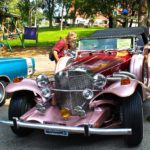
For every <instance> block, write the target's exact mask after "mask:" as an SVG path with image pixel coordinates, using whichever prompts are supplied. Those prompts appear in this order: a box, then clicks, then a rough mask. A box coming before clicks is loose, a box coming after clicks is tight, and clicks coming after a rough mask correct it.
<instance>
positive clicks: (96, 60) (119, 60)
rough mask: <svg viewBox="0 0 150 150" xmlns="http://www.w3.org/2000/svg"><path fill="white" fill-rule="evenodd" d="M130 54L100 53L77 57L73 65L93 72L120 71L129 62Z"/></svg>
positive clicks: (75, 67)
mask: <svg viewBox="0 0 150 150" xmlns="http://www.w3.org/2000/svg"><path fill="white" fill-rule="evenodd" d="M130 58H131V57H130V55H128V54H126V55H120V56H119V55H118V54H117V53H116V54H114V55H108V54H100V55H92V56H86V57H83V58H77V59H76V60H74V63H73V64H72V65H71V66H72V68H74V69H75V70H80V69H81V70H86V71H89V72H92V73H97V72H101V73H102V72H110V71H111V72H115V71H119V69H120V68H121V67H122V65H123V64H125V63H127V62H129V60H130Z"/></svg>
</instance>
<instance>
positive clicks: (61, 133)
mask: <svg viewBox="0 0 150 150" xmlns="http://www.w3.org/2000/svg"><path fill="white" fill-rule="evenodd" d="M44 133H45V134H48V135H58V136H68V135H69V133H68V132H67V131H59V130H53V129H45V130H44Z"/></svg>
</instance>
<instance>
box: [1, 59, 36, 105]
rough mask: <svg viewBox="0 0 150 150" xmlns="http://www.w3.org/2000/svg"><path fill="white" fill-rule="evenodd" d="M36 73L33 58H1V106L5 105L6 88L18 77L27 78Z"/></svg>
mask: <svg viewBox="0 0 150 150" xmlns="http://www.w3.org/2000/svg"><path fill="white" fill-rule="evenodd" d="M34 71H35V62H34V59H33V58H0V106H2V105H3V104H4V103H5V99H6V97H7V94H6V92H5V87H6V85H7V84H8V83H10V82H12V81H13V80H14V78H16V77H23V78H25V77H27V76H28V75H32V74H33V73H34Z"/></svg>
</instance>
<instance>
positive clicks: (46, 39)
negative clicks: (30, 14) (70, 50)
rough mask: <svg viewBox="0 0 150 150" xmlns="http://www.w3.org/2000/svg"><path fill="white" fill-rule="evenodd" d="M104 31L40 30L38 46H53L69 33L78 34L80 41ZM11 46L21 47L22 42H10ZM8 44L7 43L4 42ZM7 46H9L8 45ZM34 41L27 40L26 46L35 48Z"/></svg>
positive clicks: (71, 28) (88, 29)
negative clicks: (94, 33)
mask: <svg viewBox="0 0 150 150" xmlns="http://www.w3.org/2000/svg"><path fill="white" fill-rule="evenodd" d="M100 29H104V28H101V27H91V28H84V27H69V28H66V29H64V30H63V31H60V29H59V28H39V31H38V37H39V38H38V46H51V45H53V44H54V43H55V42H56V41H58V40H59V39H60V37H62V38H64V37H65V36H66V35H67V33H68V32H69V31H75V32H76V33H77V36H78V39H79V38H82V37H88V36H89V35H91V34H92V33H93V32H95V31H96V30H100ZM8 41H9V43H10V45H11V46H21V41H20V39H19V38H17V39H12V40H11V39H10V40H8ZM4 43H5V44H6V42H5V41H4ZM6 45H7V44H6ZM35 45H36V44H35V41H34V40H25V46H26V47H28V46H35Z"/></svg>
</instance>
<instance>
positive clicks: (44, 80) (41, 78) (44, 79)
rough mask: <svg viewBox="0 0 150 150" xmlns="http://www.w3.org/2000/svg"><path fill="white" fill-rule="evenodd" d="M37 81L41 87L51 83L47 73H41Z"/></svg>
mask: <svg viewBox="0 0 150 150" xmlns="http://www.w3.org/2000/svg"><path fill="white" fill-rule="evenodd" d="M36 83H37V85H38V86H39V87H45V86H46V85H48V83H49V79H48V77H47V76H46V75H44V74H41V75H39V76H38V77H37V78H36Z"/></svg>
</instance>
